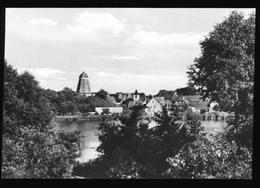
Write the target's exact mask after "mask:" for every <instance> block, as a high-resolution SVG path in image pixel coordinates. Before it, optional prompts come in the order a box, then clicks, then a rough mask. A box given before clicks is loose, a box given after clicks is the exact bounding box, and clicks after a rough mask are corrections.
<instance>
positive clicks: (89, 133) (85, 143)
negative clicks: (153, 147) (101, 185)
mask: <svg viewBox="0 0 260 188" xmlns="http://www.w3.org/2000/svg"><path fill="white" fill-rule="evenodd" d="M99 123H100V121H93V122H73V121H72V122H55V124H56V128H57V130H61V131H68V132H72V131H81V132H80V157H79V159H78V161H80V162H87V161H88V160H89V159H94V158H96V157H97V156H98V154H99V153H98V152H97V151H96V148H97V146H98V145H99V143H100V142H99V140H98V136H97V132H98V130H97V128H98V126H99ZM201 124H202V126H203V127H204V130H205V131H206V132H208V133H210V132H212V131H214V130H221V129H222V128H223V127H224V126H226V122H225V121H214V120H206V121H201ZM153 126H155V122H154V121H153V122H151V123H150V125H149V127H153Z"/></svg>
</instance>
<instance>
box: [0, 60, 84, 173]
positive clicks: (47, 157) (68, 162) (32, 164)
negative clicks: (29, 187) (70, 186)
mask: <svg viewBox="0 0 260 188" xmlns="http://www.w3.org/2000/svg"><path fill="white" fill-rule="evenodd" d="M47 92H48V93H50V91H47ZM46 95H47V94H46V91H45V90H44V89H42V88H40V87H39V84H38V82H37V80H35V78H34V77H33V75H31V74H30V73H28V72H24V73H22V74H18V73H17V71H16V70H15V69H13V68H12V66H11V65H8V64H7V62H6V61H5V62H4V100H3V133H2V138H3V144H2V177H3V178H68V177H71V173H72V167H73V164H74V163H75V159H76V158H77V157H78V149H79V143H78V139H79V133H77V132H75V133H62V132H61V133H58V132H56V131H55V129H54V125H53V124H52V123H51V120H52V118H53V116H54V113H53V109H54V108H55V107H53V106H52V103H51V101H50V99H48V98H46ZM52 97H53V98H54V99H55V97H56V96H55V94H53V95H52V96H51V97H50V98H52Z"/></svg>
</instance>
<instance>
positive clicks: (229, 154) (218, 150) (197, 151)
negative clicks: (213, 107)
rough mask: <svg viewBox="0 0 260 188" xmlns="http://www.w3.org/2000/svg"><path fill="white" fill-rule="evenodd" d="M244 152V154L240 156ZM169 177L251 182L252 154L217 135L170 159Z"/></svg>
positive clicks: (187, 146) (190, 144)
mask: <svg viewBox="0 0 260 188" xmlns="http://www.w3.org/2000/svg"><path fill="white" fill-rule="evenodd" d="M239 150H240V152H238V151H239ZM168 162H169V164H170V166H171V167H170V168H169V169H168V171H167V174H168V175H169V176H170V177H172V178H185V179H187V178H203V179H204V178H209V179H212V178H214V179H251V178H252V153H251V152H250V151H249V150H248V149H247V148H239V146H238V145H237V144H236V143H235V142H234V141H233V142H229V141H228V140H227V139H226V137H225V134H223V132H215V133H214V134H212V135H211V136H210V138H207V137H204V136H202V137H200V138H199V139H197V140H196V141H195V142H192V143H189V144H187V145H185V146H183V148H182V149H181V151H180V152H179V153H178V154H177V155H176V156H174V157H172V158H168Z"/></svg>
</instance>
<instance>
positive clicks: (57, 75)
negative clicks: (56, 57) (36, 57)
mask: <svg viewBox="0 0 260 188" xmlns="http://www.w3.org/2000/svg"><path fill="white" fill-rule="evenodd" d="M24 71H29V72H30V73H32V74H33V75H34V76H35V77H36V78H52V79H57V80H67V79H66V76H64V74H65V75H77V74H78V73H74V72H69V71H62V70H58V69H51V68H22V69H18V72H19V73H22V72H24Z"/></svg>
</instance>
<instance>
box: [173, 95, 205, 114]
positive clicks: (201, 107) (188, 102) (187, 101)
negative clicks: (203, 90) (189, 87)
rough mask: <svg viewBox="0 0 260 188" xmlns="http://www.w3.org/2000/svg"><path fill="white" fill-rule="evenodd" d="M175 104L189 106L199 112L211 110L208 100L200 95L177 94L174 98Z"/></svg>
mask: <svg viewBox="0 0 260 188" xmlns="http://www.w3.org/2000/svg"><path fill="white" fill-rule="evenodd" d="M173 105H175V106H179V107H182V106H188V108H189V109H190V110H192V111H193V112H197V113H201V112H202V111H205V112H208V111H209V107H208V102H207V101H204V100H202V99H201V97H200V95H185V96H175V97H174V98H173Z"/></svg>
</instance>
